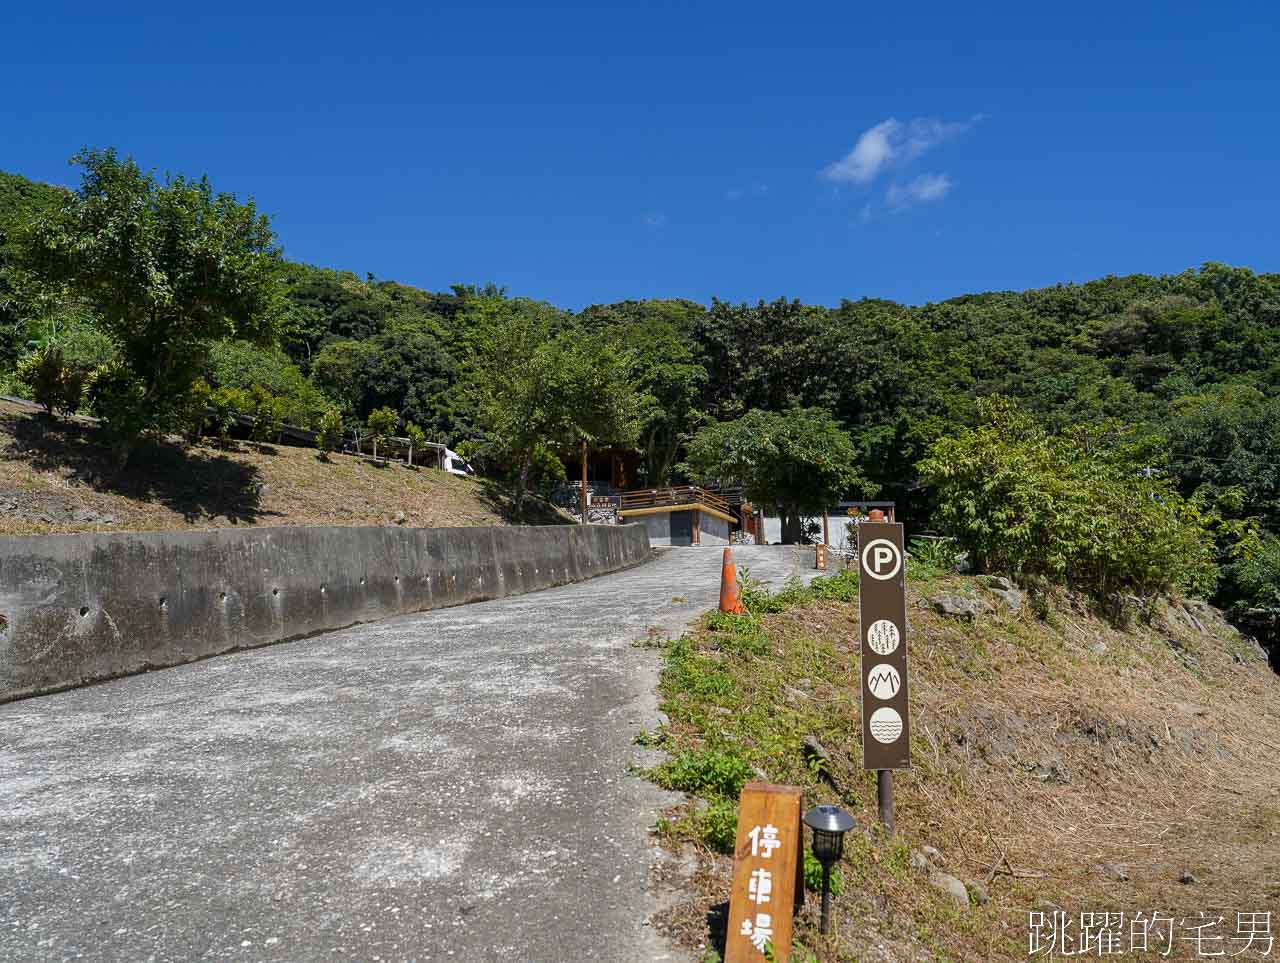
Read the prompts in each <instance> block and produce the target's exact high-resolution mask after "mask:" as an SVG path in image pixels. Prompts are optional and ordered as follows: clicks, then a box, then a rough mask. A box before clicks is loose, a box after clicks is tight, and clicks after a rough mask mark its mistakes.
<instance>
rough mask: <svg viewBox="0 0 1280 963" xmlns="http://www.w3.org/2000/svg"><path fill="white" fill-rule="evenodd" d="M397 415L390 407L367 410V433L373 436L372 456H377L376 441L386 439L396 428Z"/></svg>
mask: <svg viewBox="0 0 1280 963" xmlns="http://www.w3.org/2000/svg"><path fill="white" fill-rule="evenodd" d="M399 420H400V418H399V416H397V415H396V413H395V412H394V411H392V410H391V409H390V408H375V409H374V410H373V411H371V412H369V420H368V422H367V423H366V424H367V425H368V427H369V434H370V436H371V437H372V438H373V457H374V459H375V460H376V459H377V457H378V442H380V441H386V440H387V439H388V438H390V437H391V436H392V434H393V433H394V432H395V430H396V423H397V422H398V421H399Z"/></svg>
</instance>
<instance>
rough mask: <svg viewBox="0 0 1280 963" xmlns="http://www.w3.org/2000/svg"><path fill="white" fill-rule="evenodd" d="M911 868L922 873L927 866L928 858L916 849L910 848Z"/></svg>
mask: <svg viewBox="0 0 1280 963" xmlns="http://www.w3.org/2000/svg"><path fill="white" fill-rule="evenodd" d="M910 865H911V868H912V869H913V870H915V871H916V872H917V873H923V872H925V871H926V870H927V869H928V868H929V858H928V857H927V856H925V854H924V853H922V852H920V850H918V849H913V850H911V863H910Z"/></svg>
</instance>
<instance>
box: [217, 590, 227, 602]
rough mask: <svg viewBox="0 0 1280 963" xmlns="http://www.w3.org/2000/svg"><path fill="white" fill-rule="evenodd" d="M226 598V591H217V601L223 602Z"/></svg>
mask: <svg viewBox="0 0 1280 963" xmlns="http://www.w3.org/2000/svg"><path fill="white" fill-rule="evenodd" d="M226 600H227V593H226V592H219V593H218V601H219V602H225V601H226Z"/></svg>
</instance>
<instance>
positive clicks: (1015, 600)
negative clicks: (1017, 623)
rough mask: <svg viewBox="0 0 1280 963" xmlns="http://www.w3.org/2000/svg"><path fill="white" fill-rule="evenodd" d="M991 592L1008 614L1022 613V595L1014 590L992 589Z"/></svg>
mask: <svg viewBox="0 0 1280 963" xmlns="http://www.w3.org/2000/svg"><path fill="white" fill-rule="evenodd" d="M991 592H992V594H993V595H995V597H996V598H998V599H999V600H1000V601H1001V602H1003V603H1004V604H1005V607H1006V608H1007V609H1008V610H1009V611H1010V612H1014V613H1017V612H1021V611H1022V593H1021V592H1019V591H1018V590H1017V589H1016V588H1011V589H992V590H991Z"/></svg>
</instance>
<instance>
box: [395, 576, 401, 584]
mask: <svg viewBox="0 0 1280 963" xmlns="http://www.w3.org/2000/svg"><path fill="white" fill-rule="evenodd" d="M396 584H397V585H399V584H400V576H399V575H397V576H396Z"/></svg>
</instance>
